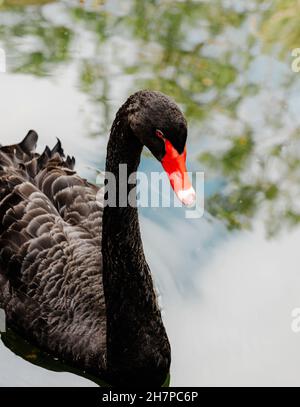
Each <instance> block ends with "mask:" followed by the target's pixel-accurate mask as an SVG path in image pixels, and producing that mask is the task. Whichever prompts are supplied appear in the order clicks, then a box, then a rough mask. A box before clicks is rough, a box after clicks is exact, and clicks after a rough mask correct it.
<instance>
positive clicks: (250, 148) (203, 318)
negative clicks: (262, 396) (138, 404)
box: [0, 0, 300, 386]
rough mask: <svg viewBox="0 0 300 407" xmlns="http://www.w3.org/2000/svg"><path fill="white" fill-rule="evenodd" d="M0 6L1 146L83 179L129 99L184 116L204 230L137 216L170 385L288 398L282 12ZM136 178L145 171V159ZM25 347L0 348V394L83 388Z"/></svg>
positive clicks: (295, 179) (290, 107)
mask: <svg viewBox="0 0 300 407" xmlns="http://www.w3.org/2000/svg"><path fill="white" fill-rule="evenodd" d="M1 4H2V5H1V8H0V47H2V48H3V49H4V50H5V51H6V55H7V72H6V73H5V74H0V91H1V97H0V112H1V113H0V114H1V126H2V128H1V136H0V142H1V143H2V144H6V143H14V142H17V141H19V140H21V138H22V137H24V136H25V134H26V132H27V130H28V129H30V128H34V129H35V130H37V131H38V133H39V135H40V139H39V148H40V150H42V149H43V147H44V145H45V144H46V143H47V144H49V145H54V144H55V143H56V137H59V138H60V139H61V140H62V142H63V146H64V148H65V151H66V152H67V153H68V154H71V155H75V156H76V159H77V168H78V170H79V172H80V173H81V174H82V175H83V176H86V177H88V178H89V179H90V180H94V179H95V176H96V172H95V168H100V169H101V168H103V167H104V157H105V148H106V142H107V136H108V133H109V128H110V125H111V123H112V121H113V118H114V115H115V113H116V110H117V109H118V107H119V106H120V105H121V104H122V103H123V102H124V101H125V100H126V98H127V97H128V95H130V94H131V93H133V92H134V91H136V90H138V89H141V88H151V89H156V90H160V91H163V92H165V93H167V94H169V95H170V96H172V97H174V98H175V99H176V101H177V102H178V103H179V104H180V106H181V107H182V109H183V111H184V112H185V114H186V117H187V119H188V122H189V133H190V134H189V144H188V150H189V162H190V166H191V168H192V169H193V170H194V171H196V170H199V171H205V177H206V185H205V191H206V202H205V209H206V211H205V215H204V217H203V218H201V219H197V220H187V219H185V216H184V214H185V212H184V210H183V209H176V210H174V209H167V208H157V209H145V208H142V209H141V211H140V214H141V227H142V234H143V240H144V247H145V251H146V255H147V259H148V261H149V264H150V266H151V270H152V272H153V276H154V279H155V282H156V285H157V287H158V290H159V293H160V300H161V304H162V308H163V318H164V322H165V325H166V327H167V331H168V334H169V337H170V341H171V344H172V368H171V385H174V386H188V385H190V386H194V385H195V386H204V385H300V379H299V378H300V363H299V362H300V337H299V334H298V335H297V334H295V333H293V332H292V330H291V327H290V325H291V311H292V309H293V308H295V307H299V306H300V274H299V267H298V264H299V263H300V258H299V250H298V244H299V243H298V242H299V238H300V230H299V227H298V223H299V220H300V212H299V181H300V180H299V174H300V173H299V158H298V157H299V124H300V119H299V117H300V116H299V94H300V93H299V90H300V89H299V87H300V85H299V76H297V74H295V73H293V72H292V71H291V68H290V64H291V59H290V57H289V55H290V50H291V49H293V48H295V47H296V46H297V44H296V40H295V36H294V35H293V33H292V32H290V31H289V30H288V27H289V26H290V25H292V26H293V27H297V26H300V25H299V24H298V25H297V21H295V19H297V16H295V17H291V18H290V21H288V24H289V25H288V26H287V25H286V24H285V20H284V19H281V15H282V13H283V11H284V10H285V12H286V9H287V7H288V6H287V4H286V3H284V2H278V5H277V6H276V7H275V6H273V7H272V8H270V6H269V2H264V1H257V2H254V1H253V2H247V5H245V4H244V2H242V1H225V0H224V1H213V2H201V1H189V0H185V1H172V2H171V1H167V0H160V1H154V0H151V1H149V0H136V1H134V0H132V1H129V0H126V1H125V0H122V1H121V0H108V1H86V2H82V3H80V2H76V1H61V2H54V1H53V2H47V1H38V0H36V1H30V0H26V1H25V0H14V1H8V0H7V1H4V2H2V3H1ZM289 15H291V14H289ZM269 21H273V25H271V26H270V24H269V23H268V22H269ZM272 27H273V28H274V27H276V30H275V29H273V28H272ZM282 32H284V33H285V35H284V36H283V35H282V34H281V33H282ZM282 38H284V39H285V40H284V41H283V40H282ZM298 38H299V36H298ZM298 46H299V44H298ZM141 168H142V169H144V170H145V171H146V172H150V171H151V170H156V169H157V168H158V167H157V163H156V162H155V161H154V159H152V158H149V157H148V156H145V157H144V158H143V161H142V164H141ZM4 342H5V341H4ZM15 342H18V341H17V340H15ZM15 345H16V344H15ZM22 346H23V345H22ZM22 346H21V347H22ZM28 346H29V348H28ZM28 346H27V347H26V349H25V350H24V348H23V347H22V349H23V352H21V356H22V357H21V356H20V355H19V356H18V355H16V354H15V353H14V352H16V353H18V352H17V349H16V346H15V347H13V346H10V348H8V347H6V346H5V345H4V343H3V342H1V341H0V360H1V368H0V386H29V385H32V386H41V385H43V386H63V385H67V386H69V385H70V386H93V385H96V384H95V383H94V382H93V381H91V380H89V379H87V378H83V377H80V376H79V375H78V374H74V373H69V372H66V371H64V370H66V367H64V366H61V370H62V372H58V371H52V370H50V369H51V366H49V363H48V364H47V363H42V362H44V361H42V360H41V361H40V362H41V363H42V365H43V366H44V367H42V366H36V365H34V364H33V363H38V362H39V359H40V358H41V355H39V354H36V351H35V350H34V349H33V348H32V349H30V344H28ZM41 359H42V358H41ZM56 362H57V361H56ZM46 366H47V368H46ZM52 368H53V366H52ZM55 369H56V370H59V368H58V364H57V363H56V364H55Z"/></svg>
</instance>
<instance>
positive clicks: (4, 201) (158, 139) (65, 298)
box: [0, 91, 195, 386]
mask: <svg viewBox="0 0 300 407" xmlns="http://www.w3.org/2000/svg"><path fill="white" fill-rule="evenodd" d="M186 137H187V126H186V120H185V118H184V116H183V114H182V113H181V111H180V110H179V108H178V107H177V105H176V104H175V103H174V102H173V101H172V100H171V99H170V98H168V97H167V96H165V95H163V94H162V93H159V92H154V91H139V92H137V93H135V94H133V95H132V96H130V97H129V98H128V100H127V101H126V102H125V104H124V105H123V106H122V107H121V108H120V109H119V111H118V113H117V115H116V118H115V120H114V123H113V126H112V129H111V134H110V138H109V142H108V147H107V158H106V174H108V173H112V174H114V175H115V177H116V180H117V185H118V180H119V172H118V171H119V164H120V163H122V164H127V168H128V177H129V176H130V175H131V174H132V173H134V172H135V171H136V170H137V168H138V165H139V161H140V156H141V152H142V149H143V146H144V145H145V146H146V147H148V149H149V150H150V151H151V152H152V154H153V155H154V156H155V157H156V158H157V159H158V160H159V161H160V162H161V163H162V165H163V167H164V169H165V170H166V171H167V173H168V175H169V178H170V181H171V184H172V187H173V189H174V190H175V192H176V193H177V195H178V197H179V198H180V199H181V200H182V201H183V202H184V203H185V204H191V203H192V202H193V201H194V199H195V192H194V190H193V188H192V186H191V184H190V181H189V180H188V177H187V174H186V167H185V157H186V150H185V144H186ZM37 139H38V136H37V134H36V132H35V131H33V130H31V131H29V133H28V134H27V136H26V137H25V139H24V140H23V141H22V142H21V143H20V144H16V145H10V146H3V147H1V148H0V220H1V222H0V228H1V231H0V307H1V308H3V309H4V310H5V312H6V317H7V321H8V324H9V325H10V326H11V327H13V328H14V329H15V330H17V332H19V333H21V334H22V335H23V336H25V337H26V338H28V339H29V340H31V341H33V342H34V343H36V344H37V345H38V346H39V347H40V348H41V349H45V350H46V351H48V352H49V353H51V354H53V355H55V356H58V357H59V358H60V359H61V360H64V361H66V362H69V363H70V364H73V365H76V366H78V367H80V368H81V369H83V370H85V371H86V372H88V373H91V374H93V375H96V376H97V377H99V378H102V379H104V380H106V381H108V382H109V383H111V384H113V385H136V386H143V385H151V386H160V385H162V383H163V382H164V380H165V378H166V376H167V374H168V372H169V367H170V359H171V352H170V345H169V341H168V337H167V334H166V331H165V328H164V326H163V322H162V319H161V313H160V310H159V307H158V305H157V300H156V295H155V291H154V288H153V283H152V279H151V275H150V270H149V266H148V264H147V262H146V260H145V256H144V252H143V245H142V240H141V235H140V228H139V221H138V211H137V208H136V207H134V206H129V205H127V206H124V205H123V206H120V205H117V206H116V207H114V206H112V205H111V206H110V205H105V204H104V202H105V201H104V199H105V196H107V192H108V190H107V189H106V195H105V194H104V192H103V193H102V198H101V197H100V198H99V192H101V191H102V190H103V189H104V188H102V190H100V189H99V188H97V187H96V186H94V185H92V184H90V183H89V182H87V181H86V180H85V179H82V178H81V177H80V176H79V175H77V173H76V172H75V171H74V164H75V159H74V158H71V157H69V156H68V157H65V156H64V152H63V149H62V146H61V143H60V141H58V143H57V145H56V146H55V147H54V148H53V149H52V150H50V149H49V147H46V149H45V151H44V152H43V153H42V154H38V153H36V151H35V149H36V145H37ZM127 180H128V179H127ZM106 183H107V178H106ZM107 185H109V183H107ZM133 187H134V183H132V181H131V183H129V182H128V189H129V190H131V188H133ZM118 194H119V190H118V189H117V196H118ZM100 195H101V193H100Z"/></svg>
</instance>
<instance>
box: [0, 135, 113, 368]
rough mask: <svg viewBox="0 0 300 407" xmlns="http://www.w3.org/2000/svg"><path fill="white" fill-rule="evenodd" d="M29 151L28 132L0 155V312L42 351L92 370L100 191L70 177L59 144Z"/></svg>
mask: <svg viewBox="0 0 300 407" xmlns="http://www.w3.org/2000/svg"><path fill="white" fill-rule="evenodd" d="M36 143H37V134H36V133H35V132H33V131H31V132H29V133H28V135H27V136H26V137H25V139H24V140H23V141H22V142H21V143H20V144H18V145H12V146H4V147H1V148H0V306H2V307H3V308H4V309H5V311H6V314H7V320H8V323H9V324H11V325H13V326H14V327H15V328H16V329H17V330H19V331H20V332H21V333H23V334H25V335H26V336H27V337H28V338H31V339H33V340H34V341H35V342H36V343H37V344H38V345H40V346H41V347H43V348H45V349H47V350H48V351H51V352H53V353H55V354H58V355H60V356H61V357H63V358H64V359H65V360H70V361H74V360H77V361H78V363H80V364H81V365H85V366H87V367H93V366H95V369H96V368H97V370H98V369H99V355H103V357H104V351H105V303H104V294H103V286H102V274H101V270H102V258H101V241H100V236H101V222H102V206H101V202H99V201H98V200H97V193H98V192H99V191H98V189H97V188H96V187H95V186H93V185H91V184H89V183H88V182H87V181H86V180H84V179H82V178H80V176H79V175H78V174H76V172H75V171H74V164H75V162H74V159H73V158H70V157H67V158H65V157H64V154H63V150H62V147H61V144H60V142H58V143H57V145H56V146H55V147H54V148H53V149H52V150H50V149H49V148H48V147H46V149H45V151H44V152H43V154H40V155H39V154H37V153H36V152H35V147H36ZM100 363H101V362H100ZM103 363H104V361H103ZM96 365H97V367H96Z"/></svg>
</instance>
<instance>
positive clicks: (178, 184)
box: [161, 139, 196, 206]
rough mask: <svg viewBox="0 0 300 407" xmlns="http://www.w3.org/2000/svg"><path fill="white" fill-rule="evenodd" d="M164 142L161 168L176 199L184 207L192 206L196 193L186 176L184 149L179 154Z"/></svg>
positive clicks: (168, 142)
mask: <svg viewBox="0 0 300 407" xmlns="http://www.w3.org/2000/svg"><path fill="white" fill-rule="evenodd" d="M164 142H165V149H166V154H165V156H164V157H163V159H162V160H161V163H162V166H163V168H164V170H165V171H166V173H167V174H168V177H169V180H170V183H171V186H172V188H173V189H174V191H175V193H176V195H177V197H178V199H179V200H180V201H181V202H182V203H183V204H184V205H186V206H192V205H194V203H195V200H196V193H195V190H194V188H193V186H192V184H191V181H190V179H189V177H188V174H187V169H186V148H184V151H183V153H182V154H179V153H178V151H177V150H176V149H175V148H174V147H173V146H172V144H171V142H170V141H169V140H167V139H164Z"/></svg>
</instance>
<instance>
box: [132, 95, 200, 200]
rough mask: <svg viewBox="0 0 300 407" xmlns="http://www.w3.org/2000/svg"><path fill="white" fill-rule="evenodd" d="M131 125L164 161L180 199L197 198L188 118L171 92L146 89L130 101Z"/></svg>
mask: <svg viewBox="0 0 300 407" xmlns="http://www.w3.org/2000/svg"><path fill="white" fill-rule="evenodd" d="M126 105H127V114H128V122H129V126H130V128H131V130H132V132H133V133H134V135H135V136H136V137H137V138H138V139H139V141H140V142H141V143H142V144H143V145H144V146H146V147H147V148H148V149H149V150H150V151H151V153H152V154H153V155H154V157H155V158H156V159H157V160H158V161H160V162H161V164H162V166H163V168H164V170H165V171H166V173H167V175H168V177H169V180H170V183H171V186H172V188H173V190H174V192H175V193H176V195H177V197H178V199H179V200H180V201H181V202H182V203H183V204H184V205H187V206H193V205H194V203H195V200H196V194H195V190H194V188H193V186H192V184H191V181H190V179H189V177H188V174H187V168H186V140H187V122H186V119H185V117H184V115H183V113H182V112H181V110H180V109H179V107H178V106H177V104H176V103H175V102H174V101H173V100H172V99H171V98H169V97H168V96H166V95H164V94H163V93H160V92H156V91H149V90H143V91H139V92H137V93H135V94H134V95H132V96H131V97H130V98H129V99H128V101H127V103H126Z"/></svg>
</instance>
